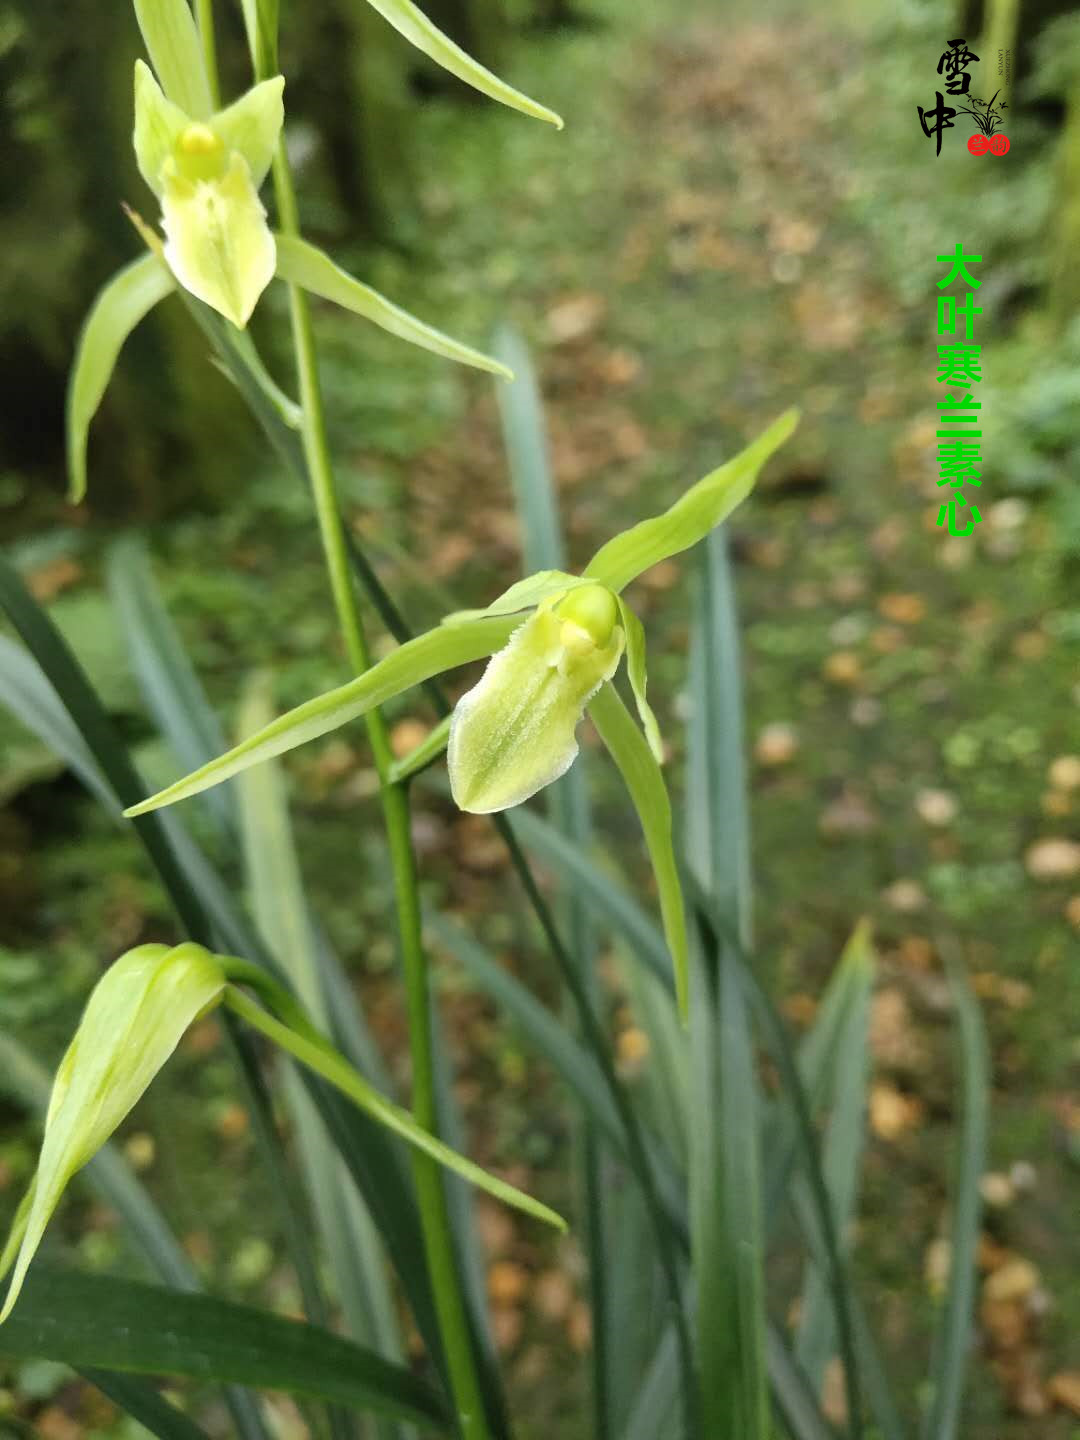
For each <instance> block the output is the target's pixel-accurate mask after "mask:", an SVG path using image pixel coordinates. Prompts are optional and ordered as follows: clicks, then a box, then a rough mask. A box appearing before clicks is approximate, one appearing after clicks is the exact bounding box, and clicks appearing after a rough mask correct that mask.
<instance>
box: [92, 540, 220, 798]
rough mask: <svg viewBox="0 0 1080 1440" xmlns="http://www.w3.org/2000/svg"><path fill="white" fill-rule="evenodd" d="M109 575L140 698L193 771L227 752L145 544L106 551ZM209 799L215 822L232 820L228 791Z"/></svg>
mask: <svg viewBox="0 0 1080 1440" xmlns="http://www.w3.org/2000/svg"><path fill="white" fill-rule="evenodd" d="M107 574H108V585H109V594H110V597H111V599H112V603H113V607H114V609H115V610H116V613H117V615H118V616H119V618H120V624H121V626H122V629H123V633H124V638H125V640H126V642H127V650H128V654H129V656H130V659H131V665H132V670H133V671H134V674H135V678H136V680H137V681H138V683H139V687H140V689H141V690H142V693H143V698H144V699H145V701H146V703H147V705H148V707H149V709H150V713H151V714H152V715H153V717H154V721H155V723H156V724H157V728H158V729H159V730H160V731H161V733H162V735H164V736H165V738H166V739H167V740H168V742H169V745H170V746H171V748H172V751H173V753H174V754H175V756H176V758H177V760H178V761H179V762H180V764H181V765H183V766H184V768H185V769H194V768H195V767H196V766H197V765H201V764H202V763H203V762H204V761H205V760H206V759H207V758H208V757H209V756H212V755H218V754H220V753H221V751H222V750H224V749H225V745H226V741H225V734H224V731H223V730H222V728H221V726H220V724H219V723H218V719H217V716H216V715H215V714H214V712H213V710H211V708H210V706H209V705H208V703H207V701H206V696H205V695H204V694H203V690H202V686H201V685H200V684H199V681H198V678H197V677H196V675H195V671H194V669H193V667H192V664H191V661H190V660H189V659H188V657H187V655H186V653H185V652H184V649H183V647H182V645H181V644H180V640H179V637H178V636H177V633H176V630H175V628H174V626H173V623H172V621H171V620H170V619H169V616H168V614H167V612H166V610H165V607H164V605H163V604H162V602H161V596H160V594H159V593H158V589H157V586H156V585H155V584H154V583H153V579H152V577H151V574H150V561H149V556H148V553H147V549H146V544H145V541H143V540H142V539H141V538H136V537H134V536H127V537H125V538H124V539H122V540H118V541H117V542H116V543H115V544H114V545H113V546H112V547H111V548H110V551H109V560H108V571H107ZM207 798H208V800H209V801H210V804H211V809H212V810H213V811H215V812H216V814H217V818H218V820H219V821H221V822H223V823H226V824H228V823H232V822H234V820H235V814H234V810H233V805H232V799H233V797H232V794H231V792H230V791H228V790H217V791H215V792H214V793H213V795H212V796H208V797H207Z"/></svg>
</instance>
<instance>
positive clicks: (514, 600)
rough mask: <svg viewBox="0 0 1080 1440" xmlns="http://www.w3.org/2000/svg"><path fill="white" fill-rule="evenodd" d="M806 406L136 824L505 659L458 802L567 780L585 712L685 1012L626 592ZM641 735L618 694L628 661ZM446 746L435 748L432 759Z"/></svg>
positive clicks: (698, 532) (654, 739) (184, 784)
mask: <svg viewBox="0 0 1080 1440" xmlns="http://www.w3.org/2000/svg"><path fill="white" fill-rule="evenodd" d="M797 419H798V416H797V413H796V412H795V411H793V410H790V411H788V412H787V413H786V414H784V415H782V416H781V417H780V418H779V419H778V420H776V421H775V422H774V423H773V424H772V425H771V426H769V428H768V429H767V430H766V431H765V432H764V433H763V434H762V435H761V436H759V437H758V439H757V440H755V441H754V442H753V443H752V444H751V445H749V446H748V447H747V448H746V449H745V450H744V451H742V452H741V454H739V455H737V456H736V457H735V458H734V459H733V460H730V461H728V463H727V464H726V465H722V466H721V467H720V468H719V469H718V470H714V471H713V472H712V473H711V474H710V475H707V476H706V477H705V478H704V479H703V480H700V481H698V483H697V484H696V485H694V486H692V487H691V488H690V489H689V490H688V491H687V492H686V493H685V494H684V495H683V496H682V497H681V498H680V499H679V500H677V501H676V502H675V504H674V505H672V506H671V508H670V509H669V510H666V511H665V512H664V513H663V514H661V515H658V516H656V517H654V518H653V519H651V520H643V521H642V522H641V523H640V524H638V525H634V526H632V527H631V528H630V529H629V530H626V531H624V532H623V533H622V534H621V535H617V536H616V537H615V538H614V539H612V540H609V541H608V543H607V544H606V545H603V546H601V548H600V549H599V550H598V551H597V553H596V554H595V555H594V556H593V558H592V559H591V560H590V561H589V563H588V565H587V566H586V567H585V570H584V572H583V573H582V574H581V575H571V574H568V573H566V572H564V571H559V570H544V571H540V572H538V573H537V574H535V575H531V576H529V577H528V578H527V579H525V580H520V581H518V582H517V584H515V585H512V586H511V587H510V589H509V590H507V591H506V592H505V594H503V595H501V596H499V598H498V599H497V600H495V601H494V602H493V603H492V604H491V605H489V606H488V607H487V608H486V609H484V610H471V611H462V612H459V613H457V614H454V615H449V616H447V617H446V619H445V620H444V621H443V623H442V624H441V625H439V626H436V628H435V629H433V630H429V631H428V632H427V633H426V634H423V635H419V636H417V637H416V639H414V640H410V641H408V642H407V643H406V644H404V645H402V646H400V647H399V648H398V649H397V650H395V651H393V652H392V653H391V654H390V655H388V656H387V657H386V659H384V660H380V661H379V663H378V664H377V665H373V666H372V667H371V669H370V670H368V671H366V672H365V673H364V674H363V675H360V676H358V677H357V678H356V679H355V680H350V681H349V682H348V684H346V685H342V686H340V687H339V688H338V689H336V690H331V691H329V692H328V693H327V694H325V695H319V696H317V697H316V698H315V699H313V700H309V701H307V702H306V703H305V704H303V705H299V706H297V708H296V709H295V710H290V711H289V712H288V714H286V715H282V716H280V717H279V718H278V719H277V720H274V721H272V722H271V723H270V724H269V725H266V726H264V727H263V728H262V729H261V730H259V731H257V732H256V733H255V734H254V735H251V736H249V737H248V738H247V739H246V740H244V741H242V742H241V743H240V744H239V745H237V746H236V747H235V748H234V749H232V750H229V751H228V752H227V753H226V754H224V755H221V756H219V757H218V758H217V759H216V760H211V761H210V762H209V763H208V764H206V765H203V766H202V767H201V768H200V769H198V770H196V771H194V772H193V773H192V774H191V775H188V776H186V777H185V778H184V779H182V780H178V781H176V783H175V784H173V785H170V786H168V787H167V788H166V789H164V790H162V791H160V793H159V794H157V795H153V796H151V797H150V799H148V800H144V801H143V802H142V803H141V804H139V805H135V806H133V807H132V808H131V809H130V810H128V811H127V812H126V813H127V814H128V815H142V814H145V813H146V812H147V811H149V810H156V809H158V808H159V807H161V806H163V805H170V804H172V803H174V802H175V801H177V800H183V799H186V798H187V797H188V796H189V795H197V794H198V793H199V792H200V791H202V790H207V789H209V788H210V787H211V786H214V785H218V784H220V783H221V781H223V780H228V779H229V778H230V777H231V776H233V775H236V774H239V773H240V772H241V771H243V770H246V769H247V768H248V767H249V766H251V765H256V764H258V763H259V762H260V761H262V760H267V759H269V758H271V757H272V756H274V755H280V754H282V753H283V752H285V751H287V750H292V749H294V748H295V747H296V746H297V745H301V744H303V743H304V741H305V740H312V739H314V738H316V737H317V736H319V735H325V734H326V733H327V732H328V731H330V730H334V729H336V728H337V727H338V726H340V725H344V724H346V723H347V722H348V721H349V720H354V719H356V718H357V717H358V716H361V715H364V714H365V713H366V712H367V711H369V710H372V709H374V708H375V707H376V706H377V705H381V704H383V703H384V702H385V701H387V700H390V699H392V698H393V697H394V696H395V695H399V694H401V693H402V692H403V691H405V690H409V689H411V688H412V687H413V686H414V685H418V684H421V683H422V682H423V681H424V680H427V679H430V678H431V677H432V676H434V675H437V674H439V673H441V672H443V671H446V670H451V669H454V668H456V667H457V666H459V665H465V664H467V663H469V662H470V661H473V660H479V659H482V658H484V657H485V656H490V657H492V658H491V659H490V661H489V664H488V667H487V670H486V671H485V673H484V676H483V678H482V679H481V680H480V682H479V684H477V685H476V686H475V687H474V688H473V689H472V690H470V691H469V692H468V694H466V695H465V696H464V697H463V698H462V699H461V700H460V701H459V702H458V705H457V707H456V709H455V711H454V714H453V717H452V719H451V723H450V725H449V728H448V730H447V731H446V732H445V733H444V734H443V735H442V736H441V738H442V739H443V740H444V741H448V743H449V752H450V753H449V769H450V780H451V786H452V789H453V793H454V798H455V800H456V801H457V803H458V805H459V806H461V808H462V809H465V810H472V811H493V810H503V809H506V808H508V807H509V806H512V805H517V804H520V803H521V801H523V800H525V799H527V798H528V797H529V796H530V795H532V794H534V793H535V792H536V791H537V790H539V789H540V788H542V787H543V786H544V785H548V784H550V783H551V782H552V781H553V780H555V779H557V778H558V777H559V776H560V775H562V774H563V773H565V771H566V770H567V769H568V768H569V766H570V765H571V764H572V763H573V760H574V757H575V755H576V754H577V748H578V747H577V739H576V730H577V726H578V724H579V722H580V720H581V719H582V717H583V715H584V713H585V711H586V709H587V710H588V712H589V714H590V715H591V717H592V719H593V721H594V723H595V725H596V727H597V729H598V731H599V732H600V737H601V739H602V740H603V741H604V744H605V745H606V746H607V748H608V750H609V751H610V752H611V754H612V757H613V759H614V760H615V762H616V764H617V766H618V768H619V770H620V772H621V774H622V776H623V779H624V780H625V782H626V784H627V788H628V789H629V791H630V795H631V799H632V800H633V802H634V805H635V808H636V809H637V811H638V815H639V817H640V819H641V822H642V828H643V830H644V832H645V839H646V844H647V845H648V848H649V852H650V857H651V859H652V863H653V869H654V871H655V874H656V877H657V885H658V889H659V893H660V901H661V908H662V911H663V919H664V926H665V931H666V934H667V937H668V944H669V947H670V949H671V952H672V957H673V960H674V966H675V977H676V982H677V990H678V995H679V1000H680V1006H681V1008H682V1010H683V1013H684V1014H685V1013H686V1005H687V980H686V974H687V954H686V936H685V929H684V920H683V911H682V902H681V897H680V891H679V880H678V875H677V873H676V869H675V861H674V855H673V851H672V844H671V810H670V805H669V803H668V798H667V791H666V788H665V786H664V782H663V778H662V775H661V771H660V760H661V758H662V754H661V747H660V738H659V734H658V731H657V726H656V720H655V718H654V716H653V713H652V710H651V709H650V707H649V704H648V701H647V700H646V696H645V686H646V674H645V636H644V631H643V629H642V625H641V622H640V620H638V618H637V616H636V615H635V614H634V612H633V611H632V610H631V609H630V607H629V606H628V605H627V603H626V601H625V599H624V598H623V595H622V592H623V590H624V589H625V587H626V586H627V585H628V584H629V583H630V582H631V581H632V580H633V579H635V578H636V577H637V576H638V575H640V574H641V573H642V571H644V570H647V569H649V568H650V567H651V566H652V565H655V564H657V563H658V562H659V561H660V560H663V559H666V558H667V557H668V556H671V555H675V554H678V553H679V552H680V551H682V550H685V549H687V548H688V547H689V546H691V545H693V544H695V543H696V542H697V541H698V540H700V539H702V538H703V537H704V536H705V535H706V534H708V532H709V531H710V530H711V529H713V528H714V526H716V525H719V524H720V523H721V522H722V521H723V520H724V519H725V518H726V517H727V516H728V515H729V514H730V513H731V511H732V510H733V509H734V508H735V506H736V505H738V504H739V503H740V502H741V501H742V500H743V499H745V497H746V496H747V495H748V494H749V492H750V490H751V488H752V487H753V484H754V481H755V480H756V478H757V474H758V472H759V470H760V469H761V467H762V465H763V464H764V463H765V461H766V460H767V459H768V458H769V456H770V455H772V454H773V452H774V451H775V450H776V449H777V448H778V447H779V446H780V445H782V444H783V442H784V441H785V440H786V439H787V438H788V436H789V435H790V434H791V432H792V430H793V429H794V427H795V424H796V422H797ZM624 654H625V656H626V662H627V677H628V679H629V682H630V687H631V690H632V691H633V694H634V699H635V702H636V707H637V711H638V715H639V717H640V720H641V728H639V727H638V726H637V725H636V724H634V723H633V721H632V719H631V717H630V715H629V713H628V712H627V710H626V709H625V707H624V706H623V703H622V701H621V700H620V699H619V696H618V692H617V691H616V690H615V689H614V687H613V685H612V683H611V682H612V679H613V677H614V675H615V671H616V670H617V668H618V665H619V662H620V660H621V659H622V657H623V655H624ZM433 748H434V747H428V750H429V753H431V751H432V750H433Z"/></svg>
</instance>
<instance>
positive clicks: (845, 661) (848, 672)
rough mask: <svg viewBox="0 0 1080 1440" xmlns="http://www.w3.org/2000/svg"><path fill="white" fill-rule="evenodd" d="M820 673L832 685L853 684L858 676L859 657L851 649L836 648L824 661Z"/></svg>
mask: <svg viewBox="0 0 1080 1440" xmlns="http://www.w3.org/2000/svg"><path fill="white" fill-rule="evenodd" d="M822 673H823V674H824V676H825V678H826V680H831V681H832V682H833V684H834V685H854V684H855V681H856V680H858V678H859V657H858V656H857V655H856V654H854V653H853V652H852V651H851V650H837V651H835V652H834V653H833V654H832V655H830V656H829V657H828V659H827V660H826V661H825V664H824V665H823V666H822Z"/></svg>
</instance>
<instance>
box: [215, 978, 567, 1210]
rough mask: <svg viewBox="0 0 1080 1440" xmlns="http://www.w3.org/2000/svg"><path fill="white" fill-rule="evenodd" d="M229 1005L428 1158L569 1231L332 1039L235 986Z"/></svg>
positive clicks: (227, 998) (544, 1207)
mask: <svg viewBox="0 0 1080 1440" xmlns="http://www.w3.org/2000/svg"><path fill="white" fill-rule="evenodd" d="M225 1003H226V1005H227V1006H228V1007H229V1009H230V1010H233V1011H234V1012H235V1013H236V1014H237V1015H239V1016H240V1017H241V1019H243V1020H246V1021H247V1022H248V1024H250V1025H252V1026H254V1027H255V1028H256V1029H257V1030H260V1031H262V1033H263V1034H264V1035H265V1036H266V1037H267V1039H269V1040H272V1041H274V1043H275V1044H276V1045H279V1046H280V1047H281V1049H283V1050H284V1051H286V1052H287V1053H288V1054H289V1055H292V1056H293V1057H294V1058H295V1059H297V1060H299V1061H300V1062H301V1064H303V1065H307V1066H308V1067H309V1068H310V1069H312V1070H314V1071H315V1073H316V1074H317V1075H321V1076H322V1077H323V1079H325V1080H328V1081H329V1082H330V1084H331V1085H333V1086H335V1087H336V1088H337V1089H338V1090H340V1091H341V1092H342V1093H343V1094H344V1095H345V1096H347V1097H348V1099H349V1100H351V1101H352V1103H353V1104H354V1105H356V1106H358V1107H359V1108H360V1109H361V1110H363V1111H364V1113H365V1114H366V1115H369V1116H370V1117H371V1119H372V1120H374V1121H375V1122H376V1123H377V1124H379V1125H382V1126H384V1127H385V1128H386V1129H387V1130H390V1131H392V1132H393V1133H394V1134H395V1135H398V1136H400V1138H401V1139H402V1140H405V1141H407V1142H408V1144H410V1145H412V1146H413V1147H414V1148H415V1149H416V1150H419V1151H420V1152H421V1153H422V1154H424V1155H429V1156H430V1157H431V1158H432V1159H433V1160H436V1161H438V1163H439V1164H440V1165H445V1166H446V1168H447V1169H448V1170H452V1171H453V1172H454V1173H455V1174H456V1175H460V1176H461V1177H462V1179H464V1180H468V1182H469V1183H470V1184H471V1185H475V1186H476V1187H477V1188H478V1189H480V1190H484V1191H486V1192H487V1193H488V1194H489V1195H492V1196H494V1198H495V1199H496V1200H501V1201H502V1203H503V1204H504V1205H511V1206H513V1208H514V1209H515V1210H520V1211H521V1212H522V1213H523V1214H525V1215H531V1216H533V1218H534V1219H536V1220H542V1221H543V1222H544V1223H545V1224H546V1225H551V1226H552V1227H553V1228H554V1229H556V1230H562V1231H563V1232H565V1231H566V1229H567V1224H566V1221H565V1220H564V1219H563V1218H562V1216H561V1215H559V1214H558V1213H557V1212H556V1211H554V1210H552V1209H551V1208H550V1206H547V1205H544V1204H543V1203H542V1202H541V1201H539V1200H534V1199H533V1197H532V1196H531V1195H527V1194H526V1193H525V1191H524V1190H519V1189H518V1188H517V1186H516V1185H510V1184H508V1183H507V1182H506V1181H505V1180H500V1179H499V1178H498V1176H497V1175H491V1174H489V1173H488V1171H487V1170H484V1169H483V1168H482V1167H481V1166H480V1165H477V1164H475V1163H474V1162H473V1161H472V1160H470V1159H468V1157H467V1156H465V1155H459V1154H458V1152H457V1151H456V1150H451V1149H450V1147H449V1145H444V1144H443V1142H442V1141H441V1140H439V1139H438V1138H437V1137H436V1136H434V1135H432V1134H431V1132H430V1131H428V1130H425V1129H424V1128H423V1126H421V1125H418V1124H417V1122H416V1120H415V1119H414V1118H413V1116H412V1115H411V1114H410V1113H409V1111H408V1110H405V1109H403V1108H402V1107H401V1106H400V1105H395V1104H394V1102H393V1101H392V1100H388V1099H387V1098H386V1096H385V1095H382V1094H380V1093H379V1091H378V1090H376V1089H375V1087H374V1085H371V1084H370V1083H369V1082H368V1081H367V1080H365V1079H364V1077H363V1076H362V1075H361V1074H360V1072H359V1071H358V1070H355V1069H354V1068H353V1067H352V1066H351V1065H350V1064H349V1063H348V1061H347V1060H345V1059H344V1058H343V1057H342V1056H341V1055H339V1054H338V1052H337V1051H336V1050H335V1049H334V1048H333V1046H331V1045H330V1043H329V1042H328V1041H326V1040H324V1039H323V1038H322V1037H321V1036H320V1035H319V1033H318V1031H315V1030H313V1031H311V1033H310V1034H304V1033H301V1032H300V1031H298V1030H294V1029H292V1028H291V1027H290V1026H289V1025H286V1024H284V1023H283V1022H282V1021H281V1020H279V1019H277V1018H276V1017H275V1016H273V1015H271V1014H269V1013H268V1012H267V1011H266V1010H264V1009H263V1008H262V1007H261V1006H260V1005H257V1004H256V1003H255V1001H253V1000H251V999H249V997H248V996H247V995H245V994H244V992H243V991H242V990H239V989H237V988H236V987H235V986H232V985H230V986H229V987H228V990H227V991H226V994H225Z"/></svg>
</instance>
